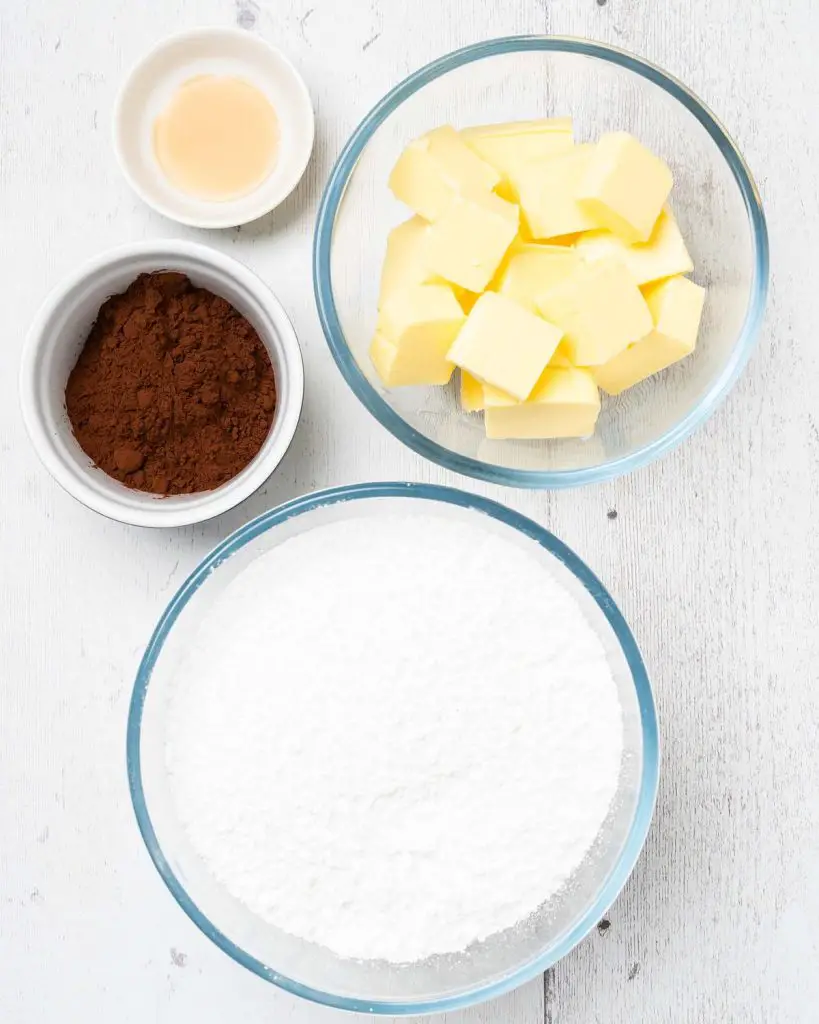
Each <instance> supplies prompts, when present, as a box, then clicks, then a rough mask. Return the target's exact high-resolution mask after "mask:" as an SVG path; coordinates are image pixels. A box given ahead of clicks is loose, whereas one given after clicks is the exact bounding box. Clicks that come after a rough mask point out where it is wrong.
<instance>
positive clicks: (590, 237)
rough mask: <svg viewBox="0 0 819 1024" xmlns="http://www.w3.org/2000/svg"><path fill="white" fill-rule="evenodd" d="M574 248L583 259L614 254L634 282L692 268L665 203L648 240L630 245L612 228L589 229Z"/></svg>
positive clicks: (594, 258) (672, 215)
mask: <svg viewBox="0 0 819 1024" xmlns="http://www.w3.org/2000/svg"><path fill="white" fill-rule="evenodd" d="M576 245H577V251H578V252H579V253H580V255H581V256H582V257H583V259H584V260H589V261H594V260H599V259H602V258H603V257H604V256H614V257H616V258H617V259H618V260H620V262H621V263H624V264H625V265H626V267H628V270H629V272H630V273H631V276H632V277H633V278H634V280H635V281H636V283H637V284H648V283H649V282H650V281H659V280H661V279H662V278H664V277H673V276H674V275H675V274H687V273H688V272H689V271H691V270H693V269H694V264H693V263H692V261H691V257H690V256H689V254H688V249H687V248H686V246H685V241H684V239H683V236H682V234H681V232H680V229H679V227H678V226H677V221H676V220H675V218H674V214H673V213H672V212H671V210H670V209H669V208H668V207H667V206H666V207H665V209H664V210H663V211H662V212H661V213H660V216H659V217H658V218H657V223H656V224H655V225H654V230H653V231H652V232H651V237H650V238H649V240H648V241H647V242H637V243H636V244H635V245H629V243H628V242H626V241H625V240H624V239H622V238H621V237H620V236H619V235H615V234H612V232H611V231H589V232H587V233H586V234H584V235H579V236H578V239H577V243H576Z"/></svg>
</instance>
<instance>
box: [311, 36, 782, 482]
mask: <svg viewBox="0 0 819 1024" xmlns="http://www.w3.org/2000/svg"><path fill="white" fill-rule="evenodd" d="M538 50H542V51H555V52H562V53H573V54H580V55H581V56H586V57H596V58H599V59H601V60H603V61H606V62H608V63H610V64H614V65H617V66H618V67H622V68H625V69H626V70H627V71H632V72H634V73H635V74H637V75H639V76H640V77H642V78H645V79H646V80H647V81H649V82H652V83H653V84H655V85H658V86H660V88H662V89H664V90H665V92H667V93H668V94H669V95H670V96H672V97H673V98H674V99H676V100H678V101H679V102H680V103H681V104H682V105H683V106H684V107H685V108H686V109H687V110H688V111H689V113H691V114H692V115H693V116H694V117H695V118H696V119H697V120H698V121H699V123H700V124H701V125H702V126H703V127H704V128H705V130H706V131H707V132H708V134H709V135H710V136H711V138H712V140H713V141H714V142H715V143H716V145H717V148H718V149H719V151H720V152H721V153H722V156H723V158H724V159H725V162H726V163H727V164H728V167H729V170H730V171H731V172H732V174H733V177H734V180H735V182H736V184H737V186H738V188H739V190H740V193H741V195H742V198H743V201H744V203H745V209H746V212H747V214H748V220H749V224H750V228H751V241H752V246H753V251H754V259H753V276H752V282H751V294H750V301H749V303H748V308H747V310H746V313H745V319H744V321H743V324H742V328H741V330H740V332H739V334H738V336H737V339H736V342H735V343H734V347H733V349H732V351H731V355H730V357H729V359H728V361H727V363H726V365H725V366H724V367H723V369H722V371H721V373H720V374H719V376H718V377H716V378H715V379H714V380H713V381H712V382H711V385H710V386H709V388H708V390H707V391H706V393H705V394H704V395H703V396H702V398H701V399H700V400H699V402H698V403H697V405H696V406H695V407H694V408H693V409H692V410H691V411H690V412H689V413H688V414H687V415H686V416H684V417H683V419H681V420H680V421H679V422H678V423H676V424H675V425H674V426H672V427H671V428H669V429H668V430H667V431H666V432H665V433H664V434H662V435H661V436H660V437H658V438H656V439H655V440H653V441H651V442H650V443H648V444H646V445H644V446H643V447H642V448H639V449H638V450H637V451H634V452H632V453H631V454H629V455H625V456H621V457H620V458H617V459H613V460H611V461H609V462H605V463H601V464H599V465H596V466H588V467H582V468H579V469H561V470H526V469H514V468H507V467H504V466H495V465H491V464H489V463H485V462H482V461H480V460H479V459H474V458H471V457H469V456H466V455H461V454H460V453H458V452H454V451H452V450H451V449H449V448H446V447H444V446H443V445H440V444H438V443H437V442H436V441H432V440H431V439H430V438H428V437H426V436H425V435H424V434H422V433H421V432H420V431H418V430H416V429H415V427H413V426H411V425H410V424H409V423H407V422H406V421H405V420H404V419H403V418H402V417H401V416H399V415H398V413H396V412H395V411H394V410H393V409H392V407H391V406H390V405H389V404H388V403H387V402H386V401H385V400H384V399H383V398H382V397H381V395H380V394H379V393H378V391H377V390H376V389H375V388H374V387H373V386H372V384H370V382H369V381H368V380H367V378H366V377H365V376H364V374H363V373H362V372H361V370H360V368H359V366H358V364H357V363H356V361H355V359H354V358H353V357H352V355H351V354H350V350H349V347H348V346H347V343H346V341H345V338H344V331H343V329H342V326H341V321H340V319H339V316H338V311H337V309H336V304H335V299H334V297H333V287H332V267H331V258H330V257H331V248H332V236H333V228H334V224H335V219H336V215H337V213H338V210H339V207H340V205H341V202H342V199H343V197H344V193H345V190H346V188H347V184H348V182H349V180H350V177H351V175H352V173H353V171H354V170H355V167H356V164H357V163H358V160H359V157H360V156H361V154H362V152H363V151H364V148H365V147H366V145H367V143H368V142H369V140H370V138H371V136H372V135H373V133H374V132H375V131H376V129H377V128H378V127H379V126H380V125H381V124H383V122H384V121H385V120H386V119H387V118H388V117H389V116H390V114H391V113H392V112H393V111H394V110H396V109H397V108H398V107H399V106H400V105H401V104H402V103H403V102H404V100H406V99H408V98H409V97H410V96H412V95H413V94H414V93H415V92H417V91H418V90H419V89H421V88H423V87H424V86H425V85H427V84H429V83H430V82H432V81H434V80H435V79H436V78H439V77H440V76H441V75H445V74H447V73H448V72H450V71H453V70H455V69H456V68H459V67H462V66H463V65H465V64H470V63H472V62H473V61H477V60H482V59H484V58H486V57H495V56H498V55H501V54H507V53H516V52H524V51H538ZM768 273H769V248H768V231H767V226H766V222H765V214H764V211H763V209H762V200H761V198H760V195H759V192H758V190H757V187H756V184H755V182H754V179H753V177H752V175H751V172H750V169H749V168H748V165H747V164H746V163H745V160H744V158H743V157H742V154H741V153H740V151H739V149H738V147H737V145H736V143H735V142H734V140H733V139H732V138H731V136H730V135H729V134H728V132H727V130H726V129H725V127H724V125H723V124H722V123H721V122H720V121H719V120H718V119H717V117H716V116H715V115H714V113H713V112H712V111H711V110H710V108H709V107H708V106H707V105H706V104H705V103H703V101H702V100H701V99H699V97H698V96H696V95H695V94H694V93H693V92H692V91H691V90H690V89H689V88H688V87H687V86H686V85H684V84H683V83H682V82H681V81H680V80H679V79H677V78H675V77H674V76H673V75H671V74H669V73H668V72H667V71H664V70H663V69H662V68H660V67H659V66H658V65H656V64H652V63H651V62H650V61H647V60H645V59H644V58H642V57H638V56H637V55H636V54H633V53H630V52H629V51H627V50H623V49H620V48H618V47H615V46H609V45H607V44H605V43H599V42H593V41H591V40H588V39H582V38H577V37H572V36H538V35H524V36H505V37H502V38H498V39H491V40H487V41H485V42H481V43H474V44H471V45H469V46H465V47H463V48H461V49H458V50H454V51H453V52H452V53H449V54H447V55H446V56H443V57H440V58H438V59H437V60H434V61H432V62H431V63H429V64H426V65H425V66H424V67H422V68H420V69H419V70H418V71H415V72H414V73H413V74H411V75H409V76H408V77H407V78H405V79H404V80H403V81H402V82H400V83H399V84H398V85H397V86H395V87H394V88H393V89H392V90H391V91H390V92H388V93H387V94H386V96H384V98H383V99H382V100H380V101H379V102H378V103H377V104H376V105H375V106H374V107H373V108H372V110H371V111H370V112H369V113H368V114H367V116H366V117H365V118H364V119H363V120H362V121H361V123H360V124H359V125H358V127H357V128H356V129H355V131H354V132H353V134H352V135H351V137H350V139H349V141H348V142H347V144H346V146H345V147H344V149H343V150H342V152H341V154H340V156H339V157H338V159H337V161H336V163H335V166H334V167H333V170H332V172H331V174H330V177H329V179H328V181H327V185H326V186H325V189H324V193H323V195H322V197H321V203H320V206H319V212H318V216H317V218H316V229H315V234H314V239H313V290H314V292H315V297H316V305H317V307H318V313H319V319H320V321H321V326H322V329H323V331H324V336H325V338H326V340H327V344H328V346H329V348H330V352H331V353H332V355H333V358H334V359H335V362H336V365H337V366H338V368H339V370H340V371H341V374H342V376H343V377H344V379H345V380H346V382H347V384H348V385H349V386H350V388H351V390H352V391H353V393H354V394H355V395H356V396H357V398H358V399H359V401H360V402H361V403H362V404H363V405H364V407H365V408H366V409H367V410H368V411H369V412H370V413H371V414H372V415H373V416H374V417H375V418H376V419H377V420H378V421H379V423H381V424H382V425H383V426H385V427H386V428H387V430H389V431H390V433H392V434H393V435H394V436H395V437H397V438H398V440H399V441H402V442H403V443H404V444H405V445H407V447H409V448H411V449H412V450H413V451H415V452H417V453H418V454H419V455H422V456H424V457H425V458H427V459H430V460H431V461H432V462H435V463H437V464H438V465H441V466H443V467H445V468H446V469H450V470H454V471H455V472H458V473H463V474H464V475H466V476H471V477H476V478H478V479H481V480H487V481H489V482H490V483H495V484H503V485H506V486H512V487H526V488H543V489H559V488H564V487H577V486H579V485H582V484H588V483H601V482H603V481H605V480H610V479H612V478H613V477H617V476H621V475H622V474H624V473H629V472H632V471H633V470H635V469H639V468H641V467H642V466H645V465H647V464H648V463H650V462H652V461H654V459H657V458H659V457H660V456H661V455H664V454H666V453H667V452H669V451H670V450H671V449H672V448H675V447H676V446H677V445H678V444H680V443H681V442H682V441H683V440H685V438H687V437H688V436H689V435H690V434H691V433H693V431H694V430H695V429H696V428H697V427H699V426H701V425H702V424H703V423H704V422H705V421H706V420H707V419H708V417H709V416H710V415H711V414H712V413H713V412H714V410H715V409H716V408H717V406H718V405H719V403H720V402H721V401H722V400H723V399H724V398H725V396H726V395H727V394H728V392H729V391H730V389H731V387H732V386H733V385H734V384H735V383H736V381H737V379H738V378H739V376H740V374H741V373H742V370H743V369H744V367H745V365H746V363H747V362H748V359H749V357H750V355H751V352H752V350H753V347H754V343H755V342H756V338H757V335H758V332H759V328H760V325H761V323H762V317H763V313H764V309H765V301H766V297H767V292H768Z"/></svg>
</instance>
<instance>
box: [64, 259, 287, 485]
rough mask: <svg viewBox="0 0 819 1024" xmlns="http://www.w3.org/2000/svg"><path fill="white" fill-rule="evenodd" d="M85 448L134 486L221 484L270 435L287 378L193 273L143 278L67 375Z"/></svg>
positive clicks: (117, 302) (114, 301) (105, 318)
mask: <svg viewBox="0 0 819 1024" xmlns="http://www.w3.org/2000/svg"><path fill="white" fill-rule="evenodd" d="M65 402H66V409H67V411H68V418H69V421H70V423H71V428H72V430H73V431H74V435H75V437H76V438H77V441H78V442H79V444H80V447H81V448H82V449H83V451H84V452H85V453H86V454H87V455H89V456H90V458H91V459H93V461H94V462H95V463H96V465H97V466H99V467H100V469H102V470H104V471H105V472H106V473H108V475H109V476H112V477H114V478H115V479H117V480H119V481H121V482H122V483H123V484H125V485H126V486H127V487H133V488H135V489H137V490H140V491H151V492H153V493H155V494H191V493H194V492H196V491H207V490H212V489H213V488H214V487H219V486H220V484H224V483H226V482H227V481H228V480H230V479H231V478H232V477H234V476H236V474H237V473H239V472H241V470H243V469H244V468H245V466H247V464H248V463H249V462H250V461H251V460H252V459H253V457H254V456H255V455H256V454H257V453H258V451H259V449H260V448H261V447H262V445H263V444H264V441H265V439H266V437H267V435H268V433H269V431H270V427H271V425H272V423H273V415H274V412H275V407H276V384H275V379H274V376H273V367H272V365H271V362H270V356H269V355H268V352H267V349H266V348H265V347H264V344H263V343H262V341H261V339H260V338H259V335H258V334H257V333H256V331H255V330H254V328H253V326H252V325H251V324H250V323H249V322H248V320H247V319H246V318H245V317H243V316H242V315H241V313H239V312H238V311H237V310H236V309H234V307H233V306H231V305H230V303H229V302H227V301H226V300H225V299H223V298H220V297H219V296H218V295H214V294H213V292H209V291H207V290H206V289H204V288H197V287H195V286H194V285H193V284H192V283H191V282H190V280H189V279H188V278H187V277H186V276H185V275H184V274H178V273H173V272H170V271H162V272H159V273H154V274H142V275H141V276H140V277H138V278H137V279H136V281H134V283H133V284H132V285H131V286H130V287H129V288H128V289H127V290H126V291H125V292H123V293H122V294H121V295H114V296H112V297H111V298H110V299H108V300H107V301H106V302H105V303H103V305H102V307H101V308H100V311H99V314H98V316H97V319H96V321H95V323H94V326H93V327H92V328H91V333H90V334H89V336H88V340H87V341H86V342H85V345H84V347H83V349H82V352H81V353H80V356H79V359H78V360H77V364H76V366H75V367H74V369H73V370H72V371H71V374H70V376H69V378H68V384H67V386H66V392H65Z"/></svg>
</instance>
